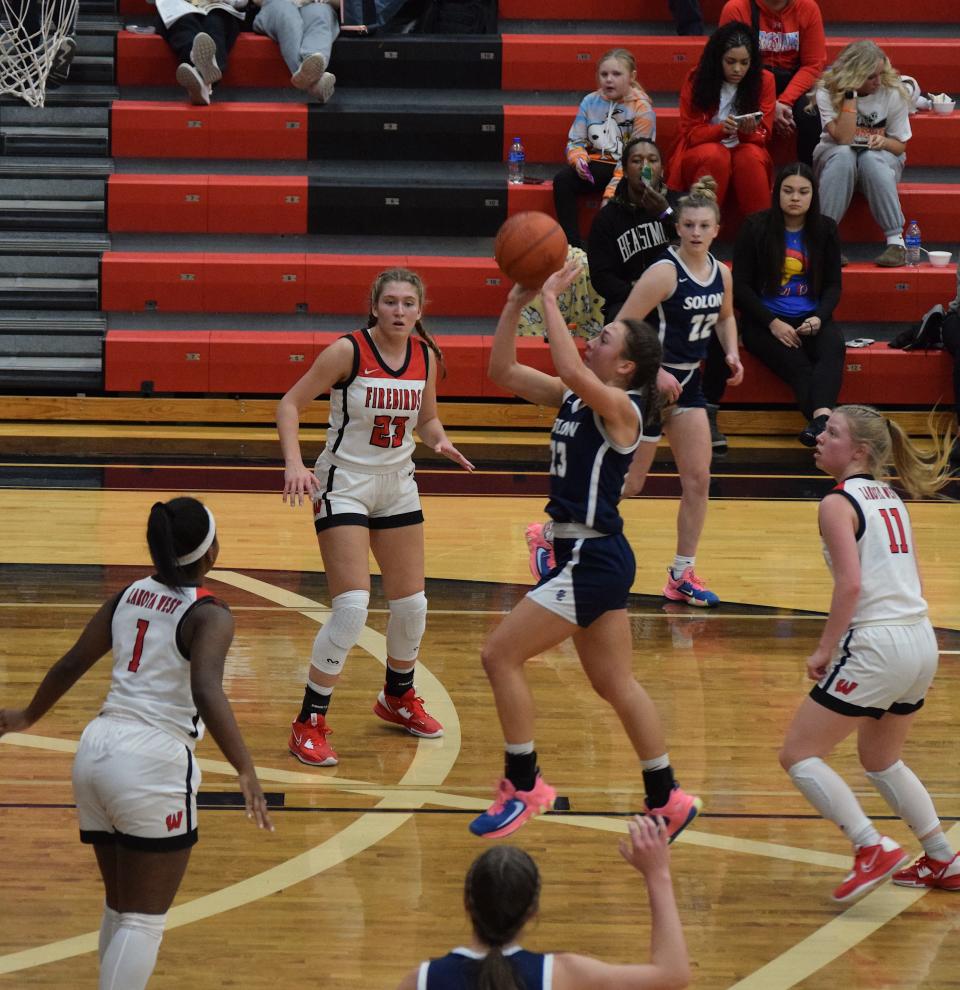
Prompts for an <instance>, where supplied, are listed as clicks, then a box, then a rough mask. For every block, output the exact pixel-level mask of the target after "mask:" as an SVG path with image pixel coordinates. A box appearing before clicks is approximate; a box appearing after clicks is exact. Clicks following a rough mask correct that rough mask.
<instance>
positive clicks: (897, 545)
mask: <svg viewBox="0 0 960 990" xmlns="http://www.w3.org/2000/svg"><path fill="white" fill-rule="evenodd" d="M880 515H881V516H883V521H884V522H885V523H886V524H887V536H888V537H889V538H890V553H910V547H908V546H907V534H906V533H905V532H904V531H903V520H902V519H901V518H900V510H899V509H881V510H880ZM891 520H892V522H891ZM894 525H896V527H897V532H896V533H894V532H893V527H894Z"/></svg>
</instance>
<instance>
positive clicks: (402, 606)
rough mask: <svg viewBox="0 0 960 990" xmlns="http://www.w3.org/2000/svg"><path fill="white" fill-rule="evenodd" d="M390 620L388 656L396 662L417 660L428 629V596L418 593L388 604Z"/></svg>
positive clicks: (388, 623) (388, 626) (388, 624)
mask: <svg viewBox="0 0 960 990" xmlns="http://www.w3.org/2000/svg"><path fill="white" fill-rule="evenodd" d="M387 604H388V605H389V606H390V618H389V619H388V620H387V656H388V657H392V658H393V659H394V660H403V661H410V660H416V659H417V654H418V653H419V652H420V640H422V639H423V632H424V630H425V629H426V628H427V596H426V595H425V594H424V593H423V592H422V591H418V592H417V593H416V594H415V595H408V596H407V597H406V598H397V599H396V600H395V601H392V602H388V603H387Z"/></svg>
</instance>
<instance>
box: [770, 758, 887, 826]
mask: <svg viewBox="0 0 960 990" xmlns="http://www.w3.org/2000/svg"><path fill="white" fill-rule="evenodd" d="M787 773H788V774H790V779H791V780H792V781H793V782H794V784H795V785H796V787H797V789H798V790H799V791H800V793H801V794H802V795H803V796H804V797H805V798H806V799H807V800H808V801H809V802H810V803H811V804H812V805H813V806H814V808H816V809H817V811H819V812H820V814H821V815H823V817H824V818H826V819H828V820H829V821H831V822H833V823H834V824H835V825H838V826H839V827H840V828H841V829H842V830H843V832H844V834H845V835H846V837H847V838H848V839H849V840H850V841H851V842H852V843H853V844H854V845H855V846H874V845H876V844H877V843H878V842H879V841H880V834H879V833H878V832H877V830H876V829H875V828H874V827H873V823H872V822H871V821H870V819H869V818H867V816H866V815H865V814H864V813H863V808H861V807H860V802H859V801H857V799H856V797H855V796H854V793H853V791H852V790H850V788H849V786H848V785H847V783H846V781H844V779H843V778H842V777H841V776H840V775H839V774H838V773H837V772H836V771H834V770H832V769H831V768H830V767H828V766H827V764H826V763H824V762H823V760H821V759H820V758H819V757H817V756H811V757H809V758H808V759H806V760H800V761H799V762H798V763H794V765H793V766H792V767H790V769H789V770H788V771H787Z"/></svg>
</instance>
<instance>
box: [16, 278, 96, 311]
mask: <svg viewBox="0 0 960 990" xmlns="http://www.w3.org/2000/svg"><path fill="white" fill-rule="evenodd" d="M99 300H100V284H99V279H97V278H79V277H78V278H40V277H27V276H16V277H12V278H4V277H0V305H2V306H4V307H5V308H7V309H80V310H96V309H98V308H99Z"/></svg>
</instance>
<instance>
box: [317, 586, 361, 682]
mask: <svg viewBox="0 0 960 990" xmlns="http://www.w3.org/2000/svg"><path fill="white" fill-rule="evenodd" d="M369 604H370V592H369V591H345V592H344V593H343V594H342V595H337V597H336V598H334V600H333V601H332V602H331V612H330V618H329V619H327V621H326V622H325V623H324V624H323V626H321V628H320V632H318V633H317V638H316V639H315V640H314V641H313V654H312V655H311V657H310V665H311V666H312V667H316V668H317V670H319V671H320V672H321V673H324V674H332V675H334V676H336V675H337V674H339V673H340V672H341V671H342V670H343V664H344V661H346V659H347V654H348V653H349V652H350V650H351V649H352V648H353V646H354V645H355V644H356V642H357V640H358V639H359V638H360V633H362V632H363V627H364V626H365V625H366V624H367V606H368V605H369Z"/></svg>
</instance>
